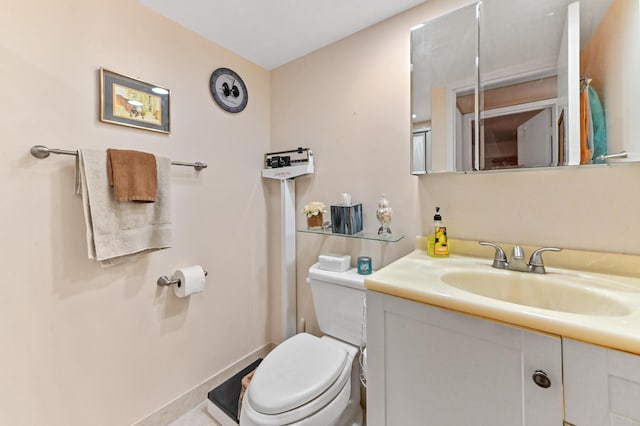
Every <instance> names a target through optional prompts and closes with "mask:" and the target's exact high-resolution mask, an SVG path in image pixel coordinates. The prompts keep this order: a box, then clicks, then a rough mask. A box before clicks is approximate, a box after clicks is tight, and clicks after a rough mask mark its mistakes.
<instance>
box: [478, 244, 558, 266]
mask: <svg viewBox="0 0 640 426" xmlns="http://www.w3.org/2000/svg"><path fill="white" fill-rule="evenodd" d="M480 245H483V246H491V247H493V248H495V249H496V254H495V256H494V257H493V264H492V265H491V266H493V267H494V268H497V269H508V270H510V271H520V272H533V273H535V274H544V273H545V272H546V271H545V269H544V262H543V261H542V253H543V252H545V251H561V250H562V249H561V248H558V247H542V248H539V249H537V250H535V251H534V252H533V253H532V254H531V257H530V258H529V262H527V261H525V260H524V250H522V247H520V246H518V245H516V246H513V250H512V251H511V259H509V260H507V256H506V255H505V254H504V250H502V247H500V246H499V245H497V244H495V243H491V242H488V241H480Z"/></svg>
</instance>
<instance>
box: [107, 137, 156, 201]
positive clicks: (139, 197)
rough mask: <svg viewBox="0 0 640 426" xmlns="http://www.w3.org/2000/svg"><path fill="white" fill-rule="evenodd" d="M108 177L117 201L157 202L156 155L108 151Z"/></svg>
mask: <svg viewBox="0 0 640 426" xmlns="http://www.w3.org/2000/svg"><path fill="white" fill-rule="evenodd" d="M107 175H108V176H109V185H110V186H113V192H114V194H115V198H116V201H141V202H145V203H153V202H155V201H156V196H157V194H158V173H157V170H156V157H155V155H153V154H149V153H147V152H141V151H131V150H122V149H107Z"/></svg>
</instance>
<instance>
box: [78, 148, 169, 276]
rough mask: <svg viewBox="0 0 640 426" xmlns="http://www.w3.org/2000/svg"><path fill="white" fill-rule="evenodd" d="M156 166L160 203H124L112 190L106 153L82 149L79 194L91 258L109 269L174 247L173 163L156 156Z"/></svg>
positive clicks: (79, 153) (79, 155) (79, 159)
mask: <svg viewBox="0 0 640 426" xmlns="http://www.w3.org/2000/svg"><path fill="white" fill-rule="evenodd" d="M156 163H157V171H158V174H157V175H158V194H157V199H156V202H155V203H120V202H117V201H116V200H115V197H114V194H113V191H111V188H110V187H109V178H108V176H107V154H106V152H105V151H99V150H88V149H84V150H78V160H77V162H76V193H77V194H80V195H82V204H83V207H84V217H85V222H86V230H87V251H88V253H87V254H88V257H89V258H90V259H96V260H98V261H100V262H101V263H102V264H103V265H104V266H108V265H113V264H117V263H122V262H124V261H129V260H133V258H135V257H136V256H137V255H138V254H141V253H145V252H150V251H154V250H160V249H165V248H169V247H171V217H170V204H169V200H170V195H171V191H170V167H171V162H170V160H169V159H168V158H165V157H156Z"/></svg>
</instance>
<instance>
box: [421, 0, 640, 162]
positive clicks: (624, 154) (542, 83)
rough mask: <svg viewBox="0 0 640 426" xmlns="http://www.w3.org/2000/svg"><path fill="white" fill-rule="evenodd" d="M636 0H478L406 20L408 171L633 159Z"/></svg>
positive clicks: (638, 78) (637, 84)
mask: <svg viewBox="0 0 640 426" xmlns="http://www.w3.org/2000/svg"><path fill="white" fill-rule="evenodd" d="M639 3H640V0H580V1H571V0H538V1H530V0H509V1H505V0H483V1H478V2H476V3H473V4H471V5H469V6H466V7H463V8H461V9H458V10H456V11H454V12H452V13H449V14H447V15H444V16H441V17H439V18H436V19H434V20H432V21H429V22H427V23H425V24H423V25H419V26H416V27H414V28H413V29H412V30H411V106H412V108H411V109H412V111H411V113H412V140H411V169H412V170H411V172H412V173H413V174H424V173H437V172H478V171H489V170H513V169H522V168H534V167H554V166H564V165H589V164H603V163H613V162H625V161H638V160H640V126H638V125H636V124H635V123H634V119H635V120H636V121H637V119H636V117H640V102H638V101H637V99H636V98H637V97H638V96H639V95H640V49H638V48H637V42H638V40H640V7H639Z"/></svg>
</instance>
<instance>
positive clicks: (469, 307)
mask: <svg viewBox="0 0 640 426" xmlns="http://www.w3.org/2000/svg"><path fill="white" fill-rule="evenodd" d="M476 244H477V243H476ZM491 262H492V257H487V258H479V257H471V256H463V255H456V254H452V255H451V256H450V257H448V258H432V257H429V256H427V255H426V253H425V251H424V250H421V249H416V250H415V251H414V252H412V253H410V254H408V255H406V256H404V257H403V258H400V259H398V260H396V261H395V262H393V263H391V264H389V265H387V266H386V267H384V268H382V269H380V270H379V271H377V272H374V273H373V274H372V275H370V276H368V277H367V278H366V279H365V286H366V288H367V289H368V290H373V291H377V292H380V293H384V294H388V295H391V296H396V297H401V298H403V299H408V300H412V301H415V302H419V303H425V304H429V305H433V306H439V307H442V308H446V309H450V310H453V311H458V312H461V313H465V314H469V315H473V316H477V317H481V318H485V319H490V320H494V321H498V322H501V323H506V324H510V325H515V326H519V327H524V328H527V329H531V330H535V331H540V332H545V333H550V334H554V335H558V336H563V337H567V338H571V339H575V340H579V341H582V342H587V343H592V344H596V345H600V346H604V347H608V348H612V349H617V350H621V351H625V352H629V353H633V354H637V355H640V278H636V277H632V276H621V275H610V274H602V273H596V272H580V271H575V270H568V269H560V268H549V267H548V268H547V274H546V276H549V277H553V278H554V279H563V277H564V278H565V279H566V278H567V277H568V278H570V279H571V280H573V281H574V282H578V283H580V280H584V282H585V283H586V282H589V283H590V286H591V287H590V290H591V289H592V290H593V292H594V293H595V294H601V295H603V296H606V297H609V298H613V299H615V300H619V301H620V302H621V303H624V305H625V306H627V307H629V313H628V314H625V315H619V316H615V315H614V316H607V315H591V314H576V313H568V312H559V311H552V310H547V309H541V308H536V307H530V306H525V305H520V304H515V303H510V302H505V301H500V300H496V299H492V298H488V297H483V296H479V295H476V294H473V293H470V292H467V291H463V290H460V289H458V288H455V287H452V286H450V285H447V284H445V283H444V282H443V281H442V280H441V279H440V278H441V277H442V276H443V275H444V274H445V273H447V272H448V271H451V270H460V268H464V269H465V270H467V271H470V272H473V271H485V270H487V269H488V270H492V269H493V268H492V267H491ZM514 273H516V274H520V273H521V274H527V273H526V272H524V273H522V272H514ZM594 282H596V283H597V285H595V286H594V285H593V283H594Z"/></svg>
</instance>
